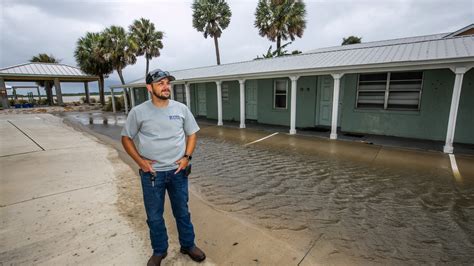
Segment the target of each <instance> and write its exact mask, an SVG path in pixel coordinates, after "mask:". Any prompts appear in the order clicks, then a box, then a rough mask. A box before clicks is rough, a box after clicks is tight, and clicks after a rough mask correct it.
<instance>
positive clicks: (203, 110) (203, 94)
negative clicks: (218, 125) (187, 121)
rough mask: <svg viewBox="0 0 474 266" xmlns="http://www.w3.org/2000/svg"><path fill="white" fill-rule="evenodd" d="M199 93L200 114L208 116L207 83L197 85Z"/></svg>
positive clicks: (198, 105)
mask: <svg viewBox="0 0 474 266" xmlns="http://www.w3.org/2000/svg"><path fill="white" fill-rule="evenodd" d="M197 92H198V93H197V95H198V104H197V107H198V108H197V109H198V112H197V113H198V115H200V116H206V115H207V107H206V84H203V83H201V84H198V86H197Z"/></svg>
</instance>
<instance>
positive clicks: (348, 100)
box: [341, 69, 454, 140]
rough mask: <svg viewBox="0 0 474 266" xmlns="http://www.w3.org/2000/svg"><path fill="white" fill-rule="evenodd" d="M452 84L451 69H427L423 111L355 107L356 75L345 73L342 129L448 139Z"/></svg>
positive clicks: (423, 90)
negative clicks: (447, 129)
mask: <svg viewBox="0 0 474 266" xmlns="http://www.w3.org/2000/svg"><path fill="white" fill-rule="evenodd" d="M453 85H454V74H453V73H452V72H451V70H449V69H441V70H428V71H424V74H423V88H422V94H421V106H420V111H390V110H389V111H387V110H362V109H355V102H356V93H357V75H356V74H351V75H345V79H344V88H345V91H344V102H343V108H342V112H343V114H342V118H341V120H342V121H341V130H342V131H347V132H359V133H370V134H378V135H390V136H399V137H409V138H421V139H432V140H445V138H446V127H447V124H448V114H449V108H450V104H451V95H452V90H453Z"/></svg>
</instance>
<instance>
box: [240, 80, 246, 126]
mask: <svg viewBox="0 0 474 266" xmlns="http://www.w3.org/2000/svg"><path fill="white" fill-rule="evenodd" d="M239 88H240V126H239V127H240V128H245V79H240V80H239Z"/></svg>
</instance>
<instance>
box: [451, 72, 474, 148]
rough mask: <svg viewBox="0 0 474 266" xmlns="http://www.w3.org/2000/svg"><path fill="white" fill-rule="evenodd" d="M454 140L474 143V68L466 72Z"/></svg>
mask: <svg viewBox="0 0 474 266" xmlns="http://www.w3.org/2000/svg"><path fill="white" fill-rule="evenodd" d="M454 142H460V143H471V144H474V69H471V70H469V71H468V72H467V73H466V74H464V79H463V83H462V89H461V99H460V100H459V111H458V117H457V122H456V130H455V131H454Z"/></svg>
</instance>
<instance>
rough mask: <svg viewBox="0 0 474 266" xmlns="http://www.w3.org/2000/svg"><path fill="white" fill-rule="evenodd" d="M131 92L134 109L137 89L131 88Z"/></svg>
mask: <svg viewBox="0 0 474 266" xmlns="http://www.w3.org/2000/svg"><path fill="white" fill-rule="evenodd" d="M129 90H130V101H131V103H132V108H133V107H135V88H133V87H131V88H129Z"/></svg>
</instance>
